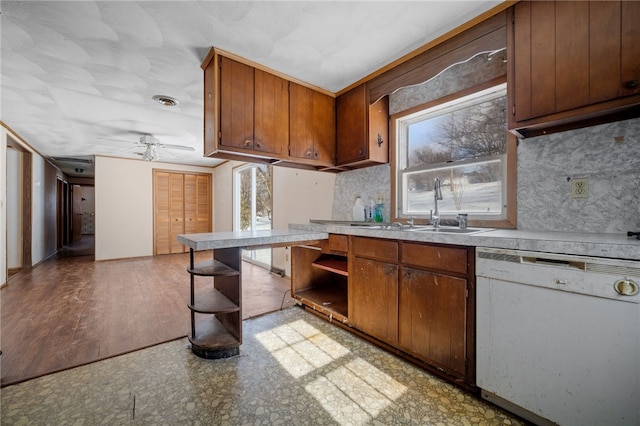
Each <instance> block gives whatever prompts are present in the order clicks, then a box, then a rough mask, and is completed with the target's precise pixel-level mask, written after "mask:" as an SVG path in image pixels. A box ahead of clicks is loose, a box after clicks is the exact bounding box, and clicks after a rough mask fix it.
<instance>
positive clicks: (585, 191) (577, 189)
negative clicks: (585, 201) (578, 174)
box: [571, 178, 589, 198]
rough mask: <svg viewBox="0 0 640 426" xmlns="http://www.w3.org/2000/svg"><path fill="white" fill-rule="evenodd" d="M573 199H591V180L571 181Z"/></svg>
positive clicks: (577, 179)
mask: <svg viewBox="0 0 640 426" xmlns="http://www.w3.org/2000/svg"><path fill="white" fill-rule="evenodd" d="M571 197H573V198H588V197H589V178H575V179H571Z"/></svg>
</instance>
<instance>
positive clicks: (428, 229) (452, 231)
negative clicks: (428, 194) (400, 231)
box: [406, 227, 491, 234]
mask: <svg viewBox="0 0 640 426" xmlns="http://www.w3.org/2000/svg"><path fill="white" fill-rule="evenodd" d="M406 230H407V231H415V232H439V233H443V234H475V233H477V232H486V231H491V229H489V228H464V229H462V228H451V227H441V228H433V227H424V228H409V229H406Z"/></svg>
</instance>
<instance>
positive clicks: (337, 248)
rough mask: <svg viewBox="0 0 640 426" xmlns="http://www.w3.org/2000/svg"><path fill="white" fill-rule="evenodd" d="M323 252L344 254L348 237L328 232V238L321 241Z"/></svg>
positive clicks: (347, 244)
mask: <svg viewBox="0 0 640 426" xmlns="http://www.w3.org/2000/svg"><path fill="white" fill-rule="evenodd" d="M321 247H322V252H323V253H336V252H338V253H340V254H344V255H346V254H347V252H348V251H349V237H348V236H347V235H338V234H329V239H328V240H325V241H322V246H321Z"/></svg>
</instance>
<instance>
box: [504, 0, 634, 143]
mask: <svg viewBox="0 0 640 426" xmlns="http://www.w3.org/2000/svg"><path fill="white" fill-rule="evenodd" d="M512 12H513V14H512V19H509V20H508V26H509V30H508V32H507V34H508V52H509V62H510V72H509V85H508V90H507V92H508V97H509V100H510V105H511V114H509V129H510V130H513V131H515V132H516V133H518V134H520V135H521V136H528V135H537V134H541V133H544V132H545V131H546V130H547V129H551V128H553V127H554V126H567V125H569V124H571V123H573V122H577V121H583V120H589V119H597V118H600V119H602V117H603V116H606V115H611V114H614V113H616V112H619V111H621V110H623V109H625V108H628V107H630V106H633V105H638V104H640V25H638V22H640V2H635V1H557V2H556V1H522V2H519V3H517V4H516V5H515V6H514V7H513V10H512ZM603 121H606V120H603Z"/></svg>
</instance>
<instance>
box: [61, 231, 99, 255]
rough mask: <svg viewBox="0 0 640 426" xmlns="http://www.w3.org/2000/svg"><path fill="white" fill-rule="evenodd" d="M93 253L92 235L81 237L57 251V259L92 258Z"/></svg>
mask: <svg viewBox="0 0 640 426" xmlns="http://www.w3.org/2000/svg"><path fill="white" fill-rule="evenodd" d="M95 251H96V240H95V236H94V235H93V234H91V235H83V236H82V237H81V238H80V240H79V241H74V242H73V243H71V244H69V245H66V246H64V247H62V248H61V249H60V250H58V257H73V256H94V255H95Z"/></svg>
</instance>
